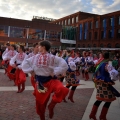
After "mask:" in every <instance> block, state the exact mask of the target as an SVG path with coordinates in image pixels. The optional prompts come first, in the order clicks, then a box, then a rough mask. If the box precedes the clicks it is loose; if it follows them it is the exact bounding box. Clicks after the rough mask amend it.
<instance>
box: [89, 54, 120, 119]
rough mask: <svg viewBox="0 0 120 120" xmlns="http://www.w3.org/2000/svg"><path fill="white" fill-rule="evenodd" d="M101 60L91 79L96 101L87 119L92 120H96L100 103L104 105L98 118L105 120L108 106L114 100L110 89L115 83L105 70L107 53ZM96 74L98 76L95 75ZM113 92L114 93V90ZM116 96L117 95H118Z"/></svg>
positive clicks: (107, 58)
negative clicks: (94, 85) (95, 89)
mask: <svg viewBox="0 0 120 120" xmlns="http://www.w3.org/2000/svg"><path fill="white" fill-rule="evenodd" d="M102 58H103V60H102V61H101V62H99V64H97V65H98V66H97V68H96V70H95V74H94V79H93V80H94V82H95V84H96V88H97V94H96V99H97V100H96V102H95V103H94V105H93V108H92V110H91V113H90V115H89V118H90V119H93V120H97V119H96V113H97V110H98V107H99V105H100V104H101V102H102V101H104V102H105V104H104V105H103V108H102V111H101V114H100V116H99V118H100V120H107V119H106V115H107V112H108V109H109V107H110V104H111V102H112V101H114V100H116V97H115V95H114V94H113V89H114V88H113V87H112V85H114V84H115V83H114V82H113V81H112V80H111V78H110V75H109V72H108V69H107V65H108V60H109V53H104V56H103V57H102ZM98 72H99V74H97V73H98ZM114 91H115V92H116V90H115V89H114ZM117 94H118V95H119V93H117Z"/></svg>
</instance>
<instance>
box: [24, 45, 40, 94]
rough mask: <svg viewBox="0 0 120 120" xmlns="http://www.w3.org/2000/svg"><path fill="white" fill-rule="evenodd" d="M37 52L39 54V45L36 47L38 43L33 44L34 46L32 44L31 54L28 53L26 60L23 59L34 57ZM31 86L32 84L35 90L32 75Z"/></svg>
mask: <svg viewBox="0 0 120 120" xmlns="http://www.w3.org/2000/svg"><path fill="white" fill-rule="evenodd" d="M38 52H39V45H38V43H35V44H33V52H32V53H29V55H27V58H25V59H28V58H30V57H33V56H35V55H36V54H38ZM31 84H32V86H33V88H34V89H35V76H33V75H31ZM33 95H35V90H34V92H33Z"/></svg>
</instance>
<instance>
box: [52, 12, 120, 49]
mask: <svg viewBox="0 0 120 120" xmlns="http://www.w3.org/2000/svg"><path fill="white" fill-rule="evenodd" d="M52 23H54V24H59V25H62V26H63V27H65V26H73V27H76V31H77V32H76V48H120V11H116V12H112V13H108V14H104V15H96V14H90V13H84V12H77V13H75V14H72V15H69V16H66V17H64V18H60V19H58V20H56V21H53V22H52ZM62 33H63V32H62Z"/></svg>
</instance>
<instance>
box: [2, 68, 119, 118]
mask: <svg viewBox="0 0 120 120" xmlns="http://www.w3.org/2000/svg"><path fill="white" fill-rule="evenodd" d="M91 76H92V75H91ZM91 76H90V78H91ZM80 80H81V81H80V83H81V85H80V86H78V87H77V90H76V91H75V95H74V101H75V103H71V102H70V101H68V102H67V103H64V102H62V103H60V104H57V105H56V107H55V115H54V118H53V120H89V118H88V116H89V113H90V110H91V108H92V105H93V103H94V102H95V100H96V99H95V94H96V89H94V83H93V82H92V81H91V80H89V81H85V80H83V78H81V76H80ZM64 84H65V83H64ZM115 88H117V90H118V91H120V82H119V81H116V85H115ZM16 91H17V87H16V86H13V81H10V80H9V79H8V77H7V76H6V75H5V74H4V70H3V69H0V98H1V102H0V120H39V116H38V115H37V114H36V111H35V110H36V109H35V98H34V96H33V95H32V92H33V87H32V86H31V83H30V78H29V77H28V78H27V81H26V89H25V91H24V92H23V93H16ZM102 105H103V103H102ZM102 105H101V106H100V108H99V110H98V113H97V118H98V117H99V114H100V110H101V107H102ZM107 118H108V120H113V119H114V120H120V99H118V98H117V100H116V101H114V102H113V103H112V104H111V106H110V109H109V112H108V115H107ZM46 120H50V119H49V117H48V109H46Z"/></svg>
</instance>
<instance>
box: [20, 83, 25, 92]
mask: <svg viewBox="0 0 120 120" xmlns="http://www.w3.org/2000/svg"><path fill="white" fill-rule="evenodd" d="M24 90H25V83H22V89H21V90H20V92H23V91H24Z"/></svg>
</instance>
